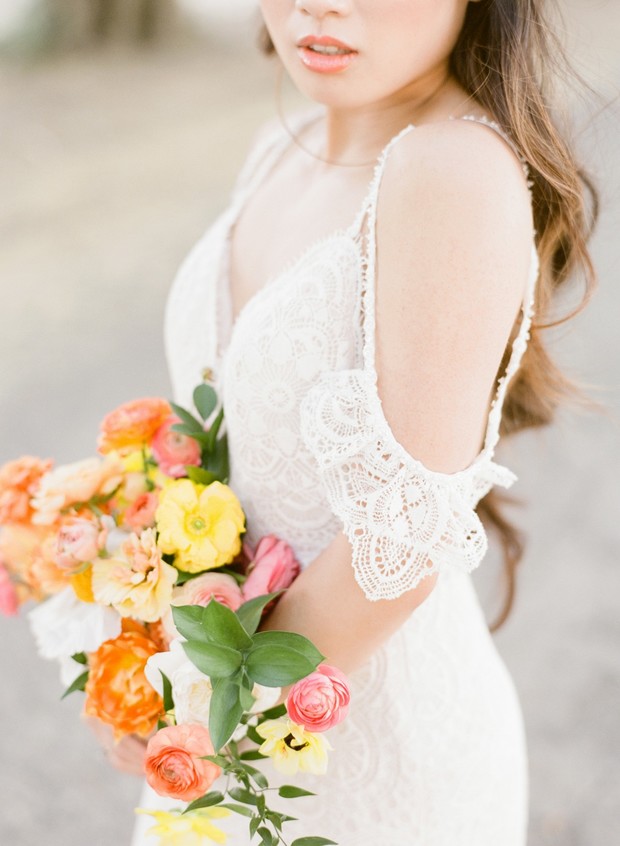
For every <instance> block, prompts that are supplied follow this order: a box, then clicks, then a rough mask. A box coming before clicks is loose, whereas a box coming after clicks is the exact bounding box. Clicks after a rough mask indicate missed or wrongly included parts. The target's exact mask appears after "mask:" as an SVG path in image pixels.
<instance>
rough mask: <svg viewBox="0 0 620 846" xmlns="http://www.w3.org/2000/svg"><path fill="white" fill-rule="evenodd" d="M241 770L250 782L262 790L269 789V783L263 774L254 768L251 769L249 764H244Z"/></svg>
mask: <svg viewBox="0 0 620 846" xmlns="http://www.w3.org/2000/svg"><path fill="white" fill-rule="evenodd" d="M243 769H244V770H245V771H246V773H248V774H249V775H250V776H251V778H252V780H253V781H254V782H255V783H256V784H257V785H258V786H259V787H262V788H263V789H265V790H266V789H267V788H268V787H269V782H268V781H267V778H266V777H265V775H264V773H261V771H260V770H257V769H256V768H255V767H251V766H250V765H249V764H244V765H243Z"/></svg>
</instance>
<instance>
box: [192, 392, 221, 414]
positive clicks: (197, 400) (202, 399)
mask: <svg viewBox="0 0 620 846" xmlns="http://www.w3.org/2000/svg"><path fill="white" fill-rule="evenodd" d="M192 398H193V400H194V405H195V406H196V408H197V409H198V414H200V416H201V417H202V419H203V420H207V419H208V418H209V417H210V416H211V414H212V413H213V411H214V410H215V407H216V405H217V394H216V392H215V390H214V389H213V388H212V387H211V385H205V384H203V385H198V387H197V388H195V389H194V394H193V397H192Z"/></svg>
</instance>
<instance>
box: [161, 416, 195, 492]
mask: <svg viewBox="0 0 620 846" xmlns="http://www.w3.org/2000/svg"><path fill="white" fill-rule="evenodd" d="M180 422H181V420H180V418H178V417H176V416H174V415H172V417H169V418H168V419H167V420H165V421H164V422H163V423H162V425H161V426H160V427H159V429H158V430H157V431H156V432H155V435H154V436H153V440H152V441H151V450H152V451H153V457H154V458H155V460H156V461H157V463H158V464H159V469H160V470H161V471H162V472H163V473H165V474H166V475H167V476H172V477H174V478H179V477H180V476H186V475H187V472H186V470H185V466H186V465H188V464H189V465H192V466H194V467H197V466H198V465H199V464H200V456H201V449H200V444H199V443H198V441H196V440H195V439H194V438H190V437H189V435H184V434H183V433H182V432H175V431H174V429H173V428H172V427H173V426H174V425H175V423H180Z"/></svg>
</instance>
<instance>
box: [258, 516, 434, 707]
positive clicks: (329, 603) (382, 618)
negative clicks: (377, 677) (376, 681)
mask: <svg viewBox="0 0 620 846" xmlns="http://www.w3.org/2000/svg"><path fill="white" fill-rule="evenodd" d="M436 579H437V574H433V575H430V576H427V577H426V578H425V579H423V580H422V581H421V582H420V583H419V585H417V587H415V588H413V589H412V590H409V591H406V592H405V593H404V594H402V595H401V596H400V597H398V598H397V599H390V600H387V599H380V600H377V601H371V600H369V599H367V598H366V596H365V595H364V593H363V591H362V589H361V588H360V586H359V585H358V584H357V582H356V581H355V576H354V572H353V566H352V563H351V546H350V544H349V541H348V540H347V538H346V536H345V535H344V534H343V533H342V532H339V533H338V535H336V537H335V538H334V540H333V541H332V542H331V543H330V545H329V546H328V547H327V548H326V549H325V550H324V551H323V552H321V554H320V555H319V556H317V558H315V559H314V561H312V562H311V563H310V564H309V565H308V567H306V568H305V569H304V570H303V571H302V572H301V573H300V575H299V576H298V577H297V579H296V580H295V581H294V582H293V584H292V585H291V587H290V588H288V590H286V591H285V593H284V594H283V595H282V596H281V597H280V599H279V601H278V604H277V605H276V606H275V608H274V610H273V611H272V612H271V614H269V615H268V617H267V618H266V619H265V620H263V622H262V623H261V626H260V629H261V630H267V629H278V630H281V631H292V632H298V633H299V634H302V635H305V636H306V637H307V638H308V639H309V640H311V641H312V642H313V643H314V645H315V646H316V647H317V649H319V651H320V652H322V654H323V655H325V663H328V664H333V665H334V666H336V667H338V668H339V669H341V670H342V671H343V672H344V673H350V672H353V671H354V670H355V669H357V668H358V667H360V666H361V665H362V664H364V663H365V662H366V661H367V660H368V659H369V658H370V656H371V655H372V653H373V652H374V651H375V650H376V649H378V648H379V647H380V646H381V644H382V643H383V642H384V641H386V640H387V639H388V638H389V637H390V636H391V635H392V634H394V632H396V631H397V629H398V628H400V626H401V625H402V624H403V623H404V622H405V620H406V619H407V618H408V617H409V616H410V614H411V613H412V612H413V611H414V610H415V608H417V606H418V605H420V604H421V603H422V602H423V601H424V599H425V598H426V597H427V596H428V595H429V594H430V592H431V591H432V589H433V587H434V585H435V582H436ZM281 701H283V699H281Z"/></svg>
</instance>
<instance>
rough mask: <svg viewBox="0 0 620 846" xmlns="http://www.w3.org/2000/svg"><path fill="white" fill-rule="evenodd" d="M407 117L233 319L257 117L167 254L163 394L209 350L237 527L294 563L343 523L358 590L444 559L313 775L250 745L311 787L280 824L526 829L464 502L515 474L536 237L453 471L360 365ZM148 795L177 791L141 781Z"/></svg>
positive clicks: (412, 576) (393, 591)
mask: <svg viewBox="0 0 620 846" xmlns="http://www.w3.org/2000/svg"><path fill="white" fill-rule="evenodd" d="M315 117H316V112H315V111H314V110H312V111H311V112H310V113H309V112H303V113H298V114H297V115H296V116H294V118H293V119H291V120H292V122H293V124H294V125H293V129H294V130H295V131H299V130H300V129H301V128H303V126H304V125H306V122H307V121H308V120H309V119H314V118H315ZM465 119H470V120H478V121H480V122H482V123H483V124H484V125H486V126H487V127H489V128H490V129H492V130H495V131H496V132H498V133H499V134H500V135H501V136H502V137H503V138H504V140H505V141H506V142H507V143H509V144H510V145H511V146H512V148H513V150H514V151H515V154H516V155H519V153H518V151H517V150H516V148H515V146H514V144H513V143H512V141H511V139H510V138H509V137H508V136H507V135H506V134H505V133H504V132H503V131H502V130H501V129H500V128H499V127H498V126H497V125H496V124H494V123H493V122H492V121H489V120H488V119H486V118H474V117H473V116H471V115H468V116H467V117H466V118H465ZM414 128H415V127H414V126H413V125H411V124H410V125H408V126H406V127H405V128H404V129H403V130H401V132H399V133H398V134H397V135H396V136H395V137H393V138H392V139H391V140H390V141H389V143H388V144H387V145H386V146H385V148H384V149H383V151H382V153H381V154H380V156H379V157H378V159H377V162H376V166H375V170H374V175H373V178H372V180H371V181H370V184H369V186H368V190H367V195H366V198H365V200H364V202H363V204H362V206H361V208H360V209H359V212H358V214H357V215H356V218H355V220H354V221H353V222H352V224H351V226H350V227H349V228H348V229H345V230H338V231H336V232H334V233H333V234H331V235H329V236H328V237H327V238H323V239H321V240H320V241H318V242H315V243H313V244H311V245H310V246H309V247H308V248H307V249H306V250H305V251H304V252H303V254H302V255H300V256H299V257H298V258H297V259H296V260H295V261H293V262H292V263H290V264H289V266H288V267H286V268H285V269H284V270H283V271H282V272H281V273H279V274H278V275H277V276H275V277H273V278H271V279H270V280H268V282H267V284H265V285H264V286H263V287H262V288H261V289H260V290H259V291H258V292H257V293H256V294H255V295H254V296H253V297H252V298H251V299H250V300H249V301H248V302H247V304H246V305H245V307H244V308H243V310H242V312H241V313H240V315H239V317H238V319H237V320H236V321H235V323H234V325H232V320H231V313H232V311H231V296H230V291H229V286H228V262H229V247H230V234H231V230H232V226H233V224H234V222H235V220H236V219H237V217H238V215H239V214H240V211H241V209H242V208H243V206H244V203H245V201H246V199H247V198H248V197H249V196H250V195H251V193H252V191H253V190H254V189H255V188H256V187H257V186H258V185H259V184H260V183H261V181H262V180H263V179H265V178H266V177H267V175H268V174H269V172H270V171H271V169H272V168H274V167H275V166H276V164H277V162H278V160H279V158H280V156H281V155H283V153H284V151H285V150H286V149H287V146H288V145H289V144H290V143H291V140H290V137H289V135H288V134H287V133H286V131H285V130H284V129H283V128H281V127H279V126H278V127H276V128H274V130H273V132H272V133H270V134H269V133H268V134H267V137H264V138H263V140H262V142H260V143H258V144H257V145H256V146H255V148H254V149H253V150H252V151H251V152H250V154H249V156H248V158H247V159H246V163H245V165H244V167H243V169H242V171H241V173H240V175H239V178H238V180H237V183H236V185H235V188H234V190H233V193H232V198H231V202H230V204H229V206H228V207H227V208H226V209H225V211H224V212H223V213H222V214H221V215H220V217H219V218H218V219H217V220H216V221H215V222H214V223H213V224H212V226H210V227H209V229H208V230H207V232H206V233H205V234H204V236H203V237H202V238H201V239H200V241H199V242H198V243H197V244H196V245H195V247H194V248H193V250H192V251H191V252H190V254H189V255H188V257H187V258H186V260H185V261H184V262H183V264H182V266H181V268H180V269H179V272H178V274H177V277H176V279H175V282H174V284H173V287H172V290H171V292H170V296H169V300H168V303H167V311H166V321H165V340H166V350H167V357H168V362H169V367H170V373H171V377H172V381H173V386H174V394H175V398H176V400H177V401H178V402H179V403H182V404H185V405H191V393H192V389H193V388H194V386H195V385H196V384H198V383H199V382H200V381H201V375H202V373H203V371H204V369H205V368H207V367H208V368H211V370H212V373H213V378H214V380H215V382H216V383H217V386H218V390H219V392H220V396H221V397H222V398H223V401H224V404H225V410H226V421H227V430H228V437H229V445H230V456H231V480H230V483H231V485H232V487H233V489H234V490H235V492H236V494H237V495H238V496H239V497H240V499H241V502H242V504H243V507H244V509H245V511H246V514H247V517H248V526H249V533H248V540H249V542H250V543H252V544H254V543H256V541H257V540H258V539H259V538H260V537H261V536H262V535H264V534H267V533H269V532H274V533H276V534H278V535H279V536H281V537H283V538H285V539H286V540H287V541H288V542H289V543H290V544H291V545H292V547H293V549H294V550H295V552H296V554H297V556H298V558H299V560H300V561H301V563H302V565H303V566H306V565H308V564H309V563H310V562H311V561H312V560H313V559H314V558H315V557H316V556H317V555H318V554H319V553H320V552H321V551H322V550H323V549H324V548H325V547H326V546H327V545H328V544H329V543H330V541H331V540H332V539H333V537H334V536H335V534H336V533H337V532H338V531H340V530H341V529H343V530H344V531H345V532H346V534H347V536H348V538H349V540H350V542H351V544H352V547H353V566H354V568H355V576H356V579H357V581H358V583H359V585H360V586H361V588H362V589H363V591H364V592H365V594H366V595H367V597H368V598H369V599H370V600H376V599H380V598H385V599H390V598H393V597H396V596H398V595H399V594H400V593H402V592H403V591H404V590H407V589H408V588H411V587H413V586H414V585H415V584H416V583H417V581H418V580H419V579H420V578H422V576H423V573H424V572H428V568H427V567H426V562H427V561H428V560H429V559H430V560H431V561H432V562H433V568H434V569H436V570H439V571H440V576H439V579H438V581H437V584H436V586H435V588H434V590H433V591H432V593H431V594H430V596H429V597H428V599H426V600H425V602H423V603H422V605H421V606H420V607H418V608H417V609H416V611H415V612H414V613H413V614H412V615H411V616H410V618H409V619H408V620H407V622H406V623H405V624H404V625H403V626H402V627H401V628H400V629H399V630H398V631H397V632H396V634H394V635H393V636H392V637H391V638H390V639H389V640H388V641H387V643H385V645H384V646H383V647H382V648H381V649H379V650H378V651H377V652H375V653H374V654H373V655H372V656H371V658H370V659H369V660H368V662H367V663H366V664H365V665H364V666H363V667H361V668H360V669H359V670H358V671H357V672H355V673H352V674H351V675H350V681H351V690H352V704H351V708H350V712H349V716H348V718H347V719H346V720H345V721H344V722H343V723H342V724H340V725H339V726H337V727H335V728H334V729H332V730H331V731H330V732H329V735H328V736H329V739H330V742H331V744H332V746H333V747H334V749H333V751H332V752H331V754H330V759H329V766H328V772H327V775H325V776H321V777H313V776H310V775H307V774H302V775H299V776H297V777H290V776H289V777H287V778H284V777H282V776H280V775H279V774H278V773H277V772H275V770H274V769H273V767H272V766H271V763H270V761H265V762H261V766H263V765H264V770H265V772H266V774H267V775H268V777H269V778H270V783H271V784H273V785H279V784H281V783H291V782H292V783H294V784H298V785H300V786H304V787H306V788H307V789H309V790H313V791H316V793H317V794H318V795H317V796H316V797H305V798H302V799H297V800H289V801H288V802H287V803H284V804H282V803H283V801H284V800H280V804H278V801H277V797H276V799H275V800H273V802H272V804H273V806H275V807H276V808H280V807H281V808H282V809H285V808H286V810H287V812H288V813H290V814H291V815H293V816H296V817H297V818H298V819H299V822H291V823H287V824H286V825H285V828H284V835H285V838H286V840H287V842H288V843H290V842H291V841H292V840H293V839H294V838H295V837H299V836H303V835H309V834H313V835H322V836H325V837H329V838H330V839H333V840H335V841H337V842H338V843H339V844H340V846H524V844H525V842H526V828H527V810H528V773H527V754H526V742H525V732H524V725H523V719H522V712H521V709H520V705H519V700H518V697H517V694H516V691H515V687H514V684H513V681H512V678H511V676H510V674H509V673H508V671H507V669H506V666H505V664H504V662H503V661H502V659H501V657H500V656H499V654H498V652H497V649H496V647H495V644H494V642H493V640H492V638H491V636H490V634H489V631H488V627H487V623H486V622H485V618H484V616H483V613H482V609H481V606H480V604H479V600H478V598H477V595H476V593H475V590H474V587H473V584H472V581H471V576H470V572H471V570H472V569H473V568H474V567H476V566H477V565H478V564H479V563H480V561H481V560H482V558H483V556H484V554H485V552H486V549H487V539H486V535H485V531H484V528H483V526H482V524H481V522H480V520H479V518H478V517H477V515H476V512H475V506H476V504H477V502H478V501H479V500H480V498H481V497H482V496H484V495H485V494H486V493H487V492H488V491H489V490H490V488H491V487H492V486H493V485H496V484H497V485H501V486H503V487H509V486H510V485H511V484H512V483H513V482H514V481H515V480H516V476H515V474H514V473H513V472H512V471H511V470H509V469H508V468H507V467H505V466H502V465H500V464H498V463H496V462H495V461H494V451H495V447H496V445H497V443H498V440H499V423H500V416H501V409H502V404H503V400H504V396H505V393H506V389H507V386H508V383H509V381H510V379H511V377H512V376H513V375H514V373H515V372H516V370H517V369H518V367H519V363H520V360H521V357H522V355H523V352H524V350H525V348H526V344H527V341H528V338H529V327H530V322H531V316H532V311H533V303H534V286H535V283H536V280H537V277H538V256H537V251H536V247H535V242H534V237H532V250H531V265H530V274H529V279H528V282H527V285H526V288H525V292H524V298H523V303H522V309H521V311H520V314H519V315H518V318H517V320H518V321H520V325H519V326H518V331H516V336H515V338H514V341H513V343H512V349H511V352H510V358H509V363H508V365H507V368H506V370H505V371H504V373H503V375H502V376H501V378H500V379H499V380H498V384H497V390H496V395H495V398H494V401H493V404H492V406H491V410H490V414H489V416H488V424H487V428H486V436H485V440H484V445H483V448H482V450H481V452H480V454H479V455H478V457H477V458H476V459H475V460H474V461H473V462H472V464H471V465H470V466H468V467H467V468H465V469H464V470H461V471H459V472H456V473H450V474H446V473H441V472H434V471H431V470H429V469H428V468H426V467H425V466H424V464H422V463H421V462H420V461H419V460H417V459H416V457H415V456H413V455H410V454H409V453H408V452H407V451H406V450H405V449H404V448H403V446H402V445H401V444H400V443H399V442H398V441H397V440H396V438H395V436H394V435H393V433H392V431H391V429H390V427H389V425H388V422H387V420H386V418H385V417H384V416H383V412H382V406H381V402H380V399H379V396H378V393H377V388H376V378H377V377H376V372H375V368H374V355H375V350H374V267H375V243H374V232H375V213H376V207H377V198H378V192H379V187H380V183H381V176H382V173H383V169H384V166H385V163H386V160H387V157H388V155H389V152H390V150H391V148H392V147H393V146H394V144H396V143H397V142H398V140H399V138H401V137H402V136H403V135H405V134H406V133H407V132H409V131H412V130H413V129H414ZM519 158H520V160H521V163H522V166H523V170H524V172H525V175H526V178H527V177H528V169H527V165H526V163H525V161H524V159H523V158H522V157H521V156H520V155H519ZM529 185H530V182H529V179H528V186H529ZM516 329H517V322H516V323H515V330H516ZM513 334H514V333H513ZM379 562H383V563H379ZM388 564H389V566H388ZM221 786H222V785H221V784H220V783H219V781H218V782H216V784H215V785H214V786H213V789H218V788H221ZM272 795H273V794H272ZM142 801H143V803H144V805H145V806H148V807H151V808H153V807H160V808H166V807H171V806H175V804H176V803H174V802H171V801H167V800H165V799H161V798H160V797H157V796H155V794H154V793H152V791H150V790H149V789H148V787H146V788H145V791H144V795H143V797H142ZM150 823H152V820H151V818H148V817H141V818H140V819H139V821H138V823H137V824H136V830H135V836H134V840H133V846H147V844H151V843H155V842H156V841H154V840H152V839H150V838H149V837H148V836H146V835H145V834H144V830H145V828H148V826H149V824H150ZM218 825H220V827H221V828H222V829H223V830H225V831H227V832H229V833H230V835H231V837H230V840H229V841H228V842H229V843H231V844H247V843H249V835H248V827H247V820H246V819H245V818H244V817H238V816H236V815H233V816H232V817H231V818H229V819H226V820H223V821H219V820H218Z"/></svg>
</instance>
